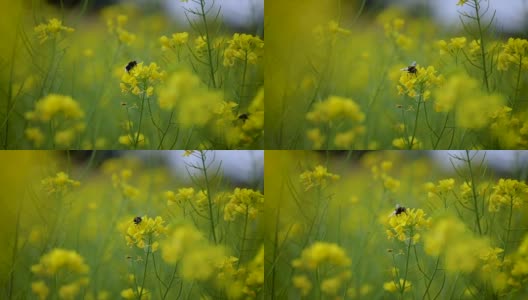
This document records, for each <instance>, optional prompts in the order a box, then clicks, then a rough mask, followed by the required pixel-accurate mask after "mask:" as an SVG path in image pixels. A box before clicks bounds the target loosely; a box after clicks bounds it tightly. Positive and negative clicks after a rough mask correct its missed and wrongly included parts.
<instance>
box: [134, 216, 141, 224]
mask: <svg viewBox="0 0 528 300" xmlns="http://www.w3.org/2000/svg"><path fill="white" fill-rule="evenodd" d="M139 223H141V217H135V218H134V224H136V225H138V224H139Z"/></svg>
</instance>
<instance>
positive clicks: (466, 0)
mask: <svg viewBox="0 0 528 300" xmlns="http://www.w3.org/2000/svg"><path fill="white" fill-rule="evenodd" d="M466 2H468V0H458V3H457V4H456V5H458V6H463V5H464V4H466Z"/></svg>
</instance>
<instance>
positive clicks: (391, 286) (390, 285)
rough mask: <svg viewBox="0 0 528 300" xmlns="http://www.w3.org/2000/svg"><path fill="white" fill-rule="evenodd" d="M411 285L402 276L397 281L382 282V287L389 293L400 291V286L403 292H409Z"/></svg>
mask: <svg viewBox="0 0 528 300" xmlns="http://www.w3.org/2000/svg"><path fill="white" fill-rule="evenodd" d="M411 287H412V283H411V282H410V281H409V280H404V279H403V278H400V280H399V282H398V283H396V282H394V281H389V282H385V283H384V284H383V289H384V290H386V291H387V292H391V293H395V292H398V291H401V290H402V288H403V292H404V293H405V292H409V291H411Z"/></svg>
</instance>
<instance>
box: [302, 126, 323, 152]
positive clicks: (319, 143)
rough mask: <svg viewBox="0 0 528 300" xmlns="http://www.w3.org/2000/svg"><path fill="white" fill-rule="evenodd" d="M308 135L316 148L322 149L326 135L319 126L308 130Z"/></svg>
mask: <svg viewBox="0 0 528 300" xmlns="http://www.w3.org/2000/svg"><path fill="white" fill-rule="evenodd" d="M306 137H307V138H308V139H309V140H310V141H312V145H313V148H314V149H321V148H322V147H323V144H324V143H325V141H326V137H325V136H324V135H323V134H322V133H321V130H320V129H319V128H312V129H309V130H307V131H306Z"/></svg>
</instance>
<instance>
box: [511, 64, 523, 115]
mask: <svg viewBox="0 0 528 300" xmlns="http://www.w3.org/2000/svg"><path fill="white" fill-rule="evenodd" d="M522 60H523V57H522V55H519V70H518V71H517V83H516V84H515V97H514V98H513V102H512V105H511V106H512V107H511V108H512V112H513V110H514V108H515V103H517V100H518V98H519V91H520V90H519V84H520V82H521V68H522ZM512 115H513V113H512Z"/></svg>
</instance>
